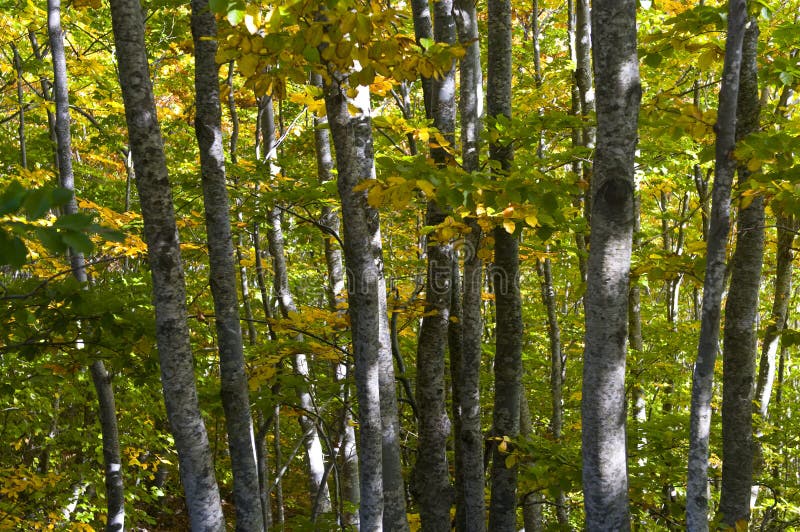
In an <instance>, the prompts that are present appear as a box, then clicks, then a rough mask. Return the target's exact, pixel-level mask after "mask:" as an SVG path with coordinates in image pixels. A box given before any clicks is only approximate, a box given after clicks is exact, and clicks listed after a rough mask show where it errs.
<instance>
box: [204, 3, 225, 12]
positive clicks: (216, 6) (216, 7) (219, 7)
mask: <svg viewBox="0 0 800 532" xmlns="http://www.w3.org/2000/svg"><path fill="white" fill-rule="evenodd" d="M208 7H210V8H211V11H213V12H214V13H226V12H227V11H228V0H208Z"/></svg>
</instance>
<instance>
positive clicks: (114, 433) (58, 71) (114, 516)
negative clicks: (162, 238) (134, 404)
mask: <svg viewBox="0 0 800 532" xmlns="http://www.w3.org/2000/svg"><path fill="white" fill-rule="evenodd" d="M47 33H48V35H49V38H50V50H51V54H52V56H53V88H54V97H55V103H56V116H55V128H54V130H55V137H56V148H57V154H56V155H57V156H56V160H57V161H58V165H57V168H58V175H59V184H60V185H61V186H62V187H63V188H66V189H68V190H70V191H72V198H71V199H70V200H69V202H67V203H66V204H65V205H64V207H63V211H62V212H63V214H64V215H67V216H69V215H71V214H75V213H77V212H78V204H77V201H76V199H75V175H74V172H73V170H72V136H71V134H70V112H69V87H68V85H67V61H66V56H65V53H64V34H63V31H62V29H61V2H60V0H48V3H47ZM14 53H15V58H18V57H19V56H18V54H17V51H16V48H14ZM20 112H22V110H20ZM23 125H24V124H23ZM24 162H25V164H27V162H26V161H24ZM69 258H70V264H71V267H72V274H73V276H74V277H75V279H76V280H77V281H78V282H79V283H81V284H82V285H84V286H85V285H86V284H87V283H88V277H87V275H86V262H85V260H84V256H83V253H78V252H76V251H75V250H74V249H72V248H70V249H69ZM91 373H92V382H93V383H94V388H95V391H96V392H97V402H98V407H99V415H100V427H101V431H102V436H103V463H104V465H105V484H106V511H107V514H108V515H107V519H106V530H107V531H109V532H111V531H114V532H117V531H119V532H121V531H122V530H123V528H124V526H125V492H124V487H123V483H122V458H121V456H120V450H119V428H118V426H117V413H116V406H115V404H114V388H113V387H112V386H111V377H110V376H109V374H108V372H107V371H106V367H105V365H104V364H103V361H102V360H96V361H95V362H93V363H92V365H91Z"/></svg>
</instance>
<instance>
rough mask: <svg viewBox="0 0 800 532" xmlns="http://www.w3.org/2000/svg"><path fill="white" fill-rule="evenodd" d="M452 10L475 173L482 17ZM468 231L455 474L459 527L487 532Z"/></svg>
mask: <svg viewBox="0 0 800 532" xmlns="http://www.w3.org/2000/svg"><path fill="white" fill-rule="evenodd" d="M453 11H454V17H455V21H456V28H457V30H458V40H459V42H460V43H461V44H462V45H463V46H465V48H466V53H465V54H464V57H462V58H461V60H460V63H459V69H460V82H461V84H460V93H459V110H460V113H461V158H462V165H463V167H464V170H465V171H467V172H475V171H477V170H478V168H479V164H480V160H479V156H480V131H481V127H482V126H481V119H482V116H483V95H482V71H481V57H480V53H481V51H480V42H479V40H478V16H477V11H476V9H475V2H474V1H472V0H455V1H454V2H453ZM467 223H468V225H469V228H470V231H469V233H467V234H466V235H465V236H464V243H463V256H464V275H463V280H462V285H463V296H462V295H461V294H457V293H455V294H454V297H462V304H461V321H462V326H461V364H460V366H459V375H458V383H457V385H455V386H454V388H455V389H456V390H457V393H458V395H459V397H458V408H459V426H458V428H457V430H458V433H456V434H455V438H456V439H457V446H456V452H457V453H459V455H460V456H459V457H458V458H457V461H456V467H460V468H461V471H460V472H458V471H457V472H456V477H457V478H458V479H459V480H460V485H457V486H456V490H457V493H456V500H457V502H456V529H457V530H459V531H466V532H483V531H484V530H485V529H486V501H485V495H484V484H485V477H484V468H483V434H482V432H481V403H480V370H481V357H482V354H483V345H482V333H483V317H482V316H481V304H482V301H481V289H482V287H483V261H482V260H481V259H480V257H478V249H479V247H480V244H481V228H480V226H479V225H478V223H477V221H476V220H475V219H470V220H468V222H467Z"/></svg>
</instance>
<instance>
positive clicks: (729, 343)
mask: <svg viewBox="0 0 800 532" xmlns="http://www.w3.org/2000/svg"><path fill="white" fill-rule="evenodd" d="M757 47H758V22H757V20H756V18H755V17H750V20H749V23H748V26H747V30H746V31H745V35H744V42H743V44H742V66H741V71H740V74H739V98H738V105H737V110H736V114H737V117H736V138H737V139H739V140H741V139H743V138H745V137H746V136H747V135H749V134H751V133H754V132H755V131H757V130H758V123H759V111H760V104H759V101H758V66H757V64H756V56H757V52H758V51H757ZM738 173H739V177H738V183H739V187H740V189H741V190H744V189H745V188H746V187H747V181H748V179H749V178H750V172H749V171H748V170H747V167H746V166H745V165H739V168H738ZM736 226H737V228H736V229H737V231H736V251H735V252H734V254H733V259H732V264H731V285H730V290H729V292H728V299H727V301H726V302H725V332H724V344H723V345H724V351H723V355H722V362H723V368H722V455H723V462H722V494H721V496H720V503H719V511H720V513H721V514H722V522H723V523H725V524H727V525H728V526H730V527H737V526H741V524H742V523H747V522H749V521H750V489H751V487H752V485H753V459H754V450H755V448H754V445H753V388H754V386H753V384H754V382H755V376H756V375H755V363H756V348H757V344H758V330H757V326H756V318H757V315H758V289H759V287H760V284H761V263H762V260H763V257H764V198H763V197H762V196H760V195H758V196H756V197H755V198H753V201H752V202H751V203H750V205H748V206H747V207H743V208H740V209H739V218H738V220H737V223H736Z"/></svg>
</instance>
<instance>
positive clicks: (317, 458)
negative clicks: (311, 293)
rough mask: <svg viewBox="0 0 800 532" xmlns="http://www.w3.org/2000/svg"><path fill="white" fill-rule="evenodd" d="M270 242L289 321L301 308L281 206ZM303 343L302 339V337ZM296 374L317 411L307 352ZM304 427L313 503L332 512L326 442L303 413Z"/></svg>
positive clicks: (304, 398) (305, 402)
mask: <svg viewBox="0 0 800 532" xmlns="http://www.w3.org/2000/svg"><path fill="white" fill-rule="evenodd" d="M267 238H268V239H269V253H270V255H272V268H273V272H274V275H275V281H274V282H275V284H274V286H275V295H276V296H277V297H278V304H279V306H280V309H281V315H282V316H283V317H284V318H288V317H289V315H290V314H296V313H297V305H296V304H295V302H294V296H293V295H292V292H291V290H290V289H289V272H288V269H287V267H286V256H285V252H284V244H283V229H282V227H281V215H280V210H279V208H278V207H273V208H272V209H270V212H269V226H268V230H267ZM298 340H302V336H300V337H299V338H298ZM292 365H293V369H294V372H295V374H296V375H297V376H298V377H299V379H298V384H297V385H296V386H295V392H296V394H297V400H298V401H299V403H300V408H301V409H302V410H303V412H309V413H310V412H314V411H315V407H314V401H313V400H312V397H311V391H310V389H309V386H308V380H309V368H308V358H307V357H306V355H305V354H303V353H297V354H295V355H294V359H293V362H292ZM299 421H300V428H301V429H302V431H303V434H305V435H306V436H305V447H306V457H307V458H308V483H309V485H308V487H309V495H310V500H311V502H312V503H313V502H314V500H315V499H316V497H317V493H321V496H320V501H319V511H321V512H330V511H331V498H330V494H329V492H328V486H327V485H326V484H324V477H325V460H324V458H323V456H322V443H321V442H320V438H319V433H318V432H317V427H316V424H315V422H314V420H313V419H312V418H311V417H309V416H308V415H306V414H304V413H301V414H300V417H299Z"/></svg>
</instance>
